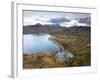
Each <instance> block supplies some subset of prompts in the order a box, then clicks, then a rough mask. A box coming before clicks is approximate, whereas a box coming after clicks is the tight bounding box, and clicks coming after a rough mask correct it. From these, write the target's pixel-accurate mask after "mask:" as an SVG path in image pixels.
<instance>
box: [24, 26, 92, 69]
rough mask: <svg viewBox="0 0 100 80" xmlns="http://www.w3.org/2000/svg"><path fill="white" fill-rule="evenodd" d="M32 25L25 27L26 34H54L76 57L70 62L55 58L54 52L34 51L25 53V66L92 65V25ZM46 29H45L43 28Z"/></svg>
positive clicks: (55, 38)
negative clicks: (68, 26) (55, 26)
mask: <svg viewBox="0 0 100 80" xmlns="http://www.w3.org/2000/svg"><path fill="white" fill-rule="evenodd" d="M35 27H36V26H34V27H32V26H31V27H30V28H27V27H25V28H24V34H27V33H36V32H37V33H46V34H50V35H52V36H54V38H53V39H54V40H56V41H57V42H58V43H59V44H61V45H62V46H63V47H64V49H65V50H66V51H69V52H71V53H72V54H73V55H74V57H73V58H72V59H70V61H69V62H67V63H66V62H63V61H62V62H60V61H56V60H55V54H52V53H33V54H31V55H28V54H23V67H24V68H29V69H30V68H54V67H77V66H90V65H91V42H90V36H91V34H90V27H76V26H74V27H70V28H65V27H63V28H62V27H58V28H53V27H52V28H51V27H50V29H49V27H44V26H43V28H41V29H39V28H40V27H39V28H38V27H37V28H35ZM43 29H44V30H43Z"/></svg>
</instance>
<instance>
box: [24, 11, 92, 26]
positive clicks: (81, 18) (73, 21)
mask: <svg viewBox="0 0 100 80" xmlns="http://www.w3.org/2000/svg"><path fill="white" fill-rule="evenodd" d="M37 23H40V24H43V25H46V24H50V25H52V24H59V25H61V26H65V27H70V26H74V25H77V26H90V25H91V14H90V13H75V12H47V11H29V10H24V11H23V25H35V24H37Z"/></svg>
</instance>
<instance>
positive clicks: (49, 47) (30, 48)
mask: <svg viewBox="0 0 100 80" xmlns="http://www.w3.org/2000/svg"><path fill="white" fill-rule="evenodd" d="M50 36H51V35H47V34H24V36H23V51H24V53H27V54H31V53H34V52H56V51H58V50H59V47H58V46H57V45H56V44H54V43H53V42H51V41H50V40H49V37H50Z"/></svg>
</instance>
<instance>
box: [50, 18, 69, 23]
mask: <svg viewBox="0 0 100 80" xmlns="http://www.w3.org/2000/svg"><path fill="white" fill-rule="evenodd" d="M49 22H51V23H54V24H60V23H63V22H70V20H69V19H66V18H65V17H61V18H52V19H50V20H49Z"/></svg>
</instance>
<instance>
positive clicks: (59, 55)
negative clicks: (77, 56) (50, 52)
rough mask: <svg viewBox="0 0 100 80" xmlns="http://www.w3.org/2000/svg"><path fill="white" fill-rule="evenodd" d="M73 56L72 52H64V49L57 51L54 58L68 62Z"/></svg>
mask: <svg viewBox="0 0 100 80" xmlns="http://www.w3.org/2000/svg"><path fill="white" fill-rule="evenodd" d="M72 57H74V56H73V55H72V53H70V52H66V51H59V52H58V53H57V54H56V55H55V58H56V60H57V61H64V62H68V61H69V59H70V58H72Z"/></svg>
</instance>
